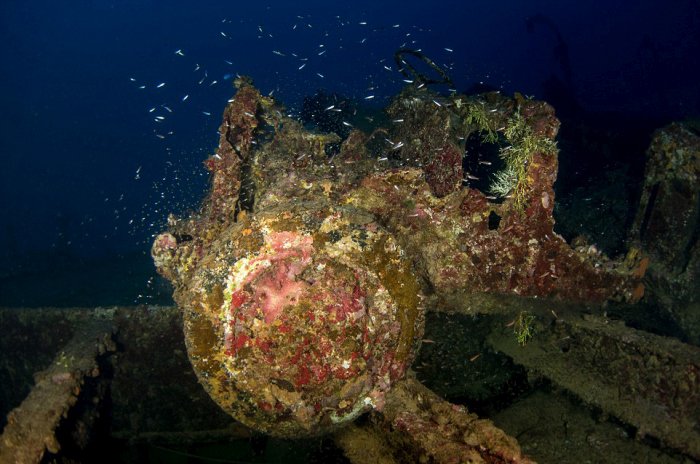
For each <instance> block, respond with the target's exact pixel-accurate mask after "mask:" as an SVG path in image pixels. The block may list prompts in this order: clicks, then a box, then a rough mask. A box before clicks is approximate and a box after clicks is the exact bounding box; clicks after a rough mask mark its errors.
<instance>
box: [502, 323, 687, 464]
mask: <svg viewBox="0 0 700 464" xmlns="http://www.w3.org/2000/svg"><path fill="white" fill-rule="evenodd" d="M557 316H558V317H556V318H554V319H553V320H552V321H551V323H543V322H542V321H543V320H544V319H542V318H539V319H538V320H536V322H535V321H533V324H534V325H533V327H532V330H533V333H534V335H533V337H532V338H531V339H529V340H528V341H527V343H526V344H525V345H524V346H523V345H522V344H519V343H518V340H517V337H516V336H515V335H514V334H513V328H512V327H505V326H502V327H501V329H500V330H498V331H496V332H494V333H492V335H491V336H490V337H489V340H488V341H489V343H490V345H491V346H492V347H493V348H495V349H496V350H497V351H501V352H503V353H505V354H507V355H508V356H510V357H511V358H512V359H513V360H514V361H515V362H516V363H519V364H521V365H523V366H525V367H526V368H527V369H528V370H529V371H531V372H532V373H535V374H539V375H542V376H544V377H546V378H548V379H550V380H551V381H552V382H554V383H555V384H556V385H559V386H561V387H563V388H565V389H567V390H569V391H570V392H573V393H574V394H575V395H576V396H578V397H579V398H581V399H582V400H584V401H585V402H587V403H589V404H591V405H595V406H597V407H599V408H601V409H602V410H603V411H605V412H606V413H609V414H611V415H613V416H615V417H618V418H619V419H621V420H622V421H624V422H625V423H627V424H631V425H633V426H635V427H636V428H637V434H638V436H639V437H644V436H647V435H649V436H652V437H656V438H658V439H660V440H661V441H662V442H663V443H665V444H666V445H667V446H670V447H673V448H675V449H677V450H680V451H682V452H683V453H686V454H688V455H690V456H693V457H694V458H696V459H699V458H700V423H699V422H698V418H700V348H698V347H696V346H692V345H687V344H684V343H681V342H680V341H678V340H676V339H672V338H666V337H661V336H658V335H654V334H650V333H647V332H642V331H639V330H635V329H631V328H629V327H626V326H625V325H624V324H623V323H622V322H619V321H612V320H610V319H608V318H606V317H604V316H592V315H588V316H582V315H580V314H579V315H578V317H572V318H568V317H562V315H560V314H558V315H557Z"/></svg>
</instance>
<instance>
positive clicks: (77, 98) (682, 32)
mask: <svg viewBox="0 0 700 464" xmlns="http://www.w3.org/2000/svg"><path fill="white" fill-rule="evenodd" d="M533 17H539V18H546V19H545V20H543V21H541V22H539V23H536V24H535V27H534V28H533V29H532V30H528V28H527V27H526V26H527V19H528V18H533ZM362 22H366V23H367V24H361V23H362ZM295 25H296V28H295V27H294V26H295ZM397 25H398V26H397ZM222 33H223V34H222ZM224 34H225V35H224ZM558 43H565V45H566V48H565V49H564V52H565V55H566V56H567V57H568V63H569V64H570V72H569V71H568V70H567V69H566V66H563V65H562V59H561V58H562V54H561V52H562V50H561V49H557V44H558ZM321 45H323V46H321ZM402 45H405V46H407V47H410V48H414V49H421V50H422V51H423V52H424V53H426V54H427V55H428V56H430V57H431V58H432V59H433V60H434V61H435V62H437V63H438V64H440V65H441V66H445V67H446V68H448V69H449V74H450V75H451V76H452V78H453V80H454V83H455V87H456V88H457V89H459V90H460V91H462V90H465V89H468V88H470V87H472V86H474V85H475V84H478V83H480V82H482V83H484V84H487V85H490V86H492V87H493V88H496V89H501V90H502V91H504V92H505V93H507V94H512V93H513V92H514V91H520V92H522V93H524V94H527V95H533V96H535V97H537V98H543V97H544V96H545V95H544V93H545V88H544V86H543V85H544V83H545V82H546V81H547V80H548V79H550V78H551V77H552V76H554V77H556V78H557V79H559V81H562V82H566V83H567V85H568V87H567V89H568V90H569V91H570V95H569V96H572V97H574V98H575V100H576V101H577V103H578V104H579V105H580V106H581V108H582V109H584V110H585V111H588V112H612V113H618V114H621V115H625V116H626V117H640V118H652V119H654V120H655V121H658V122H659V124H661V123H664V122H668V121H671V120H675V119H683V118H687V117H696V118H697V117H698V115H700V86H699V85H698V82H700V81H699V79H698V71H699V70H700V69H699V65H698V62H699V61H700V59H698V57H700V2H698V1H692V0H677V1H672V2H662V1H650V0H645V1H638V2H630V1H625V0H606V1H598V0H596V1H588V2H581V1H565V0H550V1H545V0H539V1H520V0H504V1H485V0H482V1H460V2H458V1H447V2H425V1H423V2H395V1H391V2H369V1H362V2H343V3H341V2H333V1H328V2H320V1H303V2H287V1H284V2H282V1H276V2H270V1H268V2H246V3H244V2H233V1H228V2H213V1H209V2H206V1H205V2H186V1H169V2H168V1H133V0H127V1H119V2H106V1H71V2H66V1H46V0H37V1H32V2H24V1H4V2H2V4H1V5H0V108H1V109H2V110H1V111H0V213H1V214H0V278H4V279H6V278H17V276H20V275H26V276H27V278H26V280H30V281H31V279H34V280H33V281H31V282H32V286H33V287H32V288H34V290H35V291H37V292H41V291H42V282H41V279H42V278H41V275H42V272H43V273H46V272H52V271H53V272H60V271H61V267H62V266H67V264H66V263H69V262H71V261H80V262H81V263H84V265H85V266H89V262H92V261H90V260H99V259H104V260H111V259H116V257H122V258H123V257H124V256H141V257H144V259H147V252H148V249H149V246H150V242H151V240H152V237H153V234H155V233H157V232H158V231H160V230H162V229H163V228H164V223H165V219H166V217H167V214H168V213H169V212H175V213H178V214H182V213H185V212H186V211H188V210H189V209H193V208H195V207H196V206H197V204H198V203H199V202H200V201H201V198H202V196H203V193H204V191H205V189H206V185H207V174H206V171H205V170H204V168H203V166H202V161H203V160H204V159H205V158H206V156H207V155H209V154H211V153H212V152H213V150H214V149H215V147H216V143H217V141H218V137H217V134H216V130H217V127H218V125H219V122H220V114H221V111H222V110H223V108H224V105H225V104H226V100H227V99H228V98H230V97H231V95H232V93H233V89H232V86H231V76H234V75H235V74H237V73H239V74H245V75H249V76H251V77H252V78H253V79H254V81H255V83H256V85H257V86H258V87H259V88H260V89H261V91H262V92H263V93H265V94H267V93H269V92H273V95H274V96H275V97H276V98H278V99H279V100H280V101H282V102H283V103H285V104H286V105H287V107H288V109H289V112H290V113H292V114H295V113H298V111H299V109H300V104H301V101H302V99H303V97H304V96H306V95H311V94H313V93H314V92H315V91H316V90H318V89H325V90H327V91H331V92H339V93H342V94H345V95H347V96H349V97H353V98H357V99H358V100H362V99H363V98H364V97H366V96H368V95H375V98H374V99H373V100H371V101H369V103H371V104H373V105H376V106H382V105H384V104H386V103H387V102H388V99H389V98H390V97H391V96H392V95H394V94H395V93H396V92H397V91H399V90H400V88H401V86H402V85H403V82H402V79H403V76H401V75H400V74H399V73H398V72H396V70H395V69H396V66H395V65H394V63H393V53H394V51H395V50H396V49H397V48H399V47H400V46H402ZM447 49H450V50H452V51H449V50H447ZM177 50H182V53H183V54H184V56H180V55H178V54H176V53H175V52H176V51H177ZM273 51H278V52H280V53H282V54H284V55H285V56H280V55H278V54H276V53H274V52H273ZM323 51H325V53H323V54H320V55H319V53H321V52H323ZM292 53H296V54H297V56H298V57H296V58H295V57H294V56H292ZM301 58H308V61H302V60H301ZM226 61H230V62H231V63H232V64H228V63H227V62H226ZM304 63H306V65H305V66H304V67H303V68H302V69H299V67H300V66H301V65H302V64H304ZM197 65H199V68H200V69H199V70H197V71H195V69H196V67H197ZM385 65H386V66H388V67H390V68H392V69H393V71H387V70H386V69H385V68H384V66H385ZM205 70H206V72H207V78H206V79H205V80H204V82H203V83H202V84H198V82H199V81H200V80H201V79H202V78H203V77H204V71H205ZM317 73H320V74H321V75H322V76H323V77H321V76H320V75H319V74H317ZM132 79H133V80H132ZM213 80H217V81H218V82H217V83H216V84H213V85H212V82H213ZM160 83H165V85H164V86H162V87H160V88H157V85H158V84H160ZM140 86H145V88H144V89H140V88H139V87H140ZM185 95H188V98H187V99H186V100H185V101H183V97H184V96H185ZM554 103H556V102H554ZM165 106H167V107H168V108H170V110H172V112H170V111H168V110H167V109H166V108H165ZM151 108H155V110H154V111H153V112H149V110H150V109H151ZM205 112H206V113H210V114H211V115H210V116H208V115H206V114H205ZM157 116H159V117H162V118H164V119H162V120H160V122H158V121H156V120H155V118H156V117H157ZM158 135H161V136H163V138H160V137H158ZM640 156H643V153H640ZM85 263H88V264H85ZM126 267H127V268H128V266H126ZM107 275H109V273H107ZM132 277H133V278H134V279H142V280H143V281H142V282H139V283H138V284H137V285H134V286H132V287H130V288H129V289H128V290H126V293H128V294H126V295H124V298H125V299H126V300H128V301H133V302H143V301H147V299H148V292H149V289H148V288H147V287H148V285H151V284H152V282H153V281H152V279H150V278H148V279H146V278H145V277H144V276H142V275H141V274H139V275H138V276H135V277H134V276H132ZM109 278H112V279H119V278H126V277H125V276H120V275H116V274H114V275H111V276H110V277H109ZM13 285H14V284H13ZM5 296H6V295H0V305H2V304H17V301H19V302H20V303H21V302H22V301H23V300H21V299H20V300H18V299H17V298H15V297H13V298H5ZM88 302H89V301H88ZM99 303H100V302H99V301H95V302H94V303H93V304H99Z"/></svg>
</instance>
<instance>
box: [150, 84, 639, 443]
mask: <svg viewBox="0 0 700 464" xmlns="http://www.w3.org/2000/svg"><path fill="white" fill-rule="evenodd" d="M237 85H238V94H237V95H236V97H234V98H233V99H232V100H231V102H230V104H229V105H228V107H227V109H226V111H225V113H224V122H223V124H222V126H221V129H220V130H221V139H220V145H219V148H218V150H217V153H216V154H214V155H213V156H212V157H210V158H209V159H208V160H207V163H206V164H207V166H208V167H209V169H210V170H212V172H213V180H212V188H211V190H210V193H209V196H208V197H207V199H206V200H205V202H204V204H203V206H202V210H201V212H199V213H197V214H194V215H192V216H190V217H188V218H182V219H178V218H174V217H171V218H170V221H169V223H170V230H169V231H168V232H165V233H163V234H161V235H160V236H158V237H157V238H156V240H155V242H154V245H153V249H152V254H153V257H154V261H155V262H156V265H157V267H158V270H159V272H161V274H162V275H164V276H166V277H167V278H169V279H170V280H171V281H172V283H173V285H174V287H175V299H176V302H177V303H178V306H179V307H180V308H181V309H182V311H183V315H184V325H185V338H186V343H187V348H188V352H189V356H190V360H191V361H192V364H193V366H194V368H195V371H196V373H197V375H198V377H199V380H200V382H201V383H202V384H203V385H204V386H205V388H206V389H207V391H208V393H209V394H210V396H211V397H212V398H213V399H214V400H215V401H216V402H217V403H218V404H219V405H220V406H221V407H222V408H223V409H224V410H225V411H227V412H229V413H230V414H232V415H233V416H234V417H235V418H236V419H238V420H240V421H241V422H243V423H244V424H246V425H249V426H250V427H252V428H255V429H258V430H262V431H264V432H267V433H270V434H273V435H279V436H303V435H316V434H321V433H325V432H328V431H331V430H334V429H336V428H338V427H339V426H340V425H342V424H344V423H347V422H350V421H351V420H353V419H354V418H356V417H357V416H359V415H360V414H361V413H363V412H365V411H369V410H375V411H377V412H381V411H383V410H384V407H385V404H386V400H387V397H388V395H390V393H391V391H392V388H393V386H394V385H396V383H397V382H399V381H400V380H401V379H402V378H403V376H404V374H405V373H406V371H407V369H408V367H409V366H410V364H411V362H412V360H413V358H414V355H415V352H416V349H417V347H418V344H419V340H420V338H421V335H422V331H423V319H424V317H423V312H424V310H425V308H424V304H425V301H426V298H430V301H431V302H433V303H435V302H437V303H439V304H441V305H443V306H451V307H453V308H454V309H455V310H461V311H463V310H464V308H463V307H460V304H459V303H457V302H459V301H461V300H469V298H471V301H473V299H474V297H475V296H476V297H477V298H478V295H499V294H511V295H519V296H534V297H540V296H547V297H553V298H559V299H564V300H573V301H584V302H597V303H599V302H603V301H605V300H608V299H617V300H621V301H635V300H636V299H638V298H640V297H641V295H642V293H643V287H642V286H641V284H640V283H639V277H640V274H641V273H640V272H638V269H636V267H637V264H638V263H637V260H636V259H631V260H629V262H627V263H616V262H613V261H611V260H608V259H607V258H605V257H604V256H601V255H599V254H596V253H594V254H591V253H580V252H577V251H575V250H573V249H571V248H570V247H569V246H568V245H567V244H566V243H565V242H564V240H563V239H562V238H560V237H559V236H557V235H556V234H555V233H554V232H553V230H552V228H553V224H554V221H553V219H552V215H551V213H552V208H553V202H554V192H553V189H552V185H553V183H554V180H555V178H556V169H557V152H556V145H555V144H554V141H553V139H554V137H555V136H556V131H557V128H558V121H557V120H556V118H555V117H554V114H553V110H552V109H551V107H549V106H548V105H546V104H545V103H542V102H535V101H532V100H528V99H525V98H523V97H520V96H517V97H516V98H515V99H509V98H505V97H503V96H501V95H499V94H496V93H493V94H488V95H485V96H482V97H478V98H477V97H466V96H459V95H452V96H450V97H441V96H438V95H436V94H433V93H431V92H429V91H426V90H422V91H419V89H407V90H406V91H405V92H403V93H402V94H401V95H399V96H398V97H397V98H396V99H395V100H394V102H393V103H392V105H391V106H390V107H389V109H388V113H389V116H390V118H391V119H390V122H388V123H387V127H383V126H379V127H376V128H375V129H374V131H373V132H372V133H370V134H365V133H362V132H360V131H357V130H354V131H352V132H350V134H349V135H348V137H347V138H346V139H345V140H344V141H342V144H341V145H340V148H339V150H335V149H331V147H332V146H336V147H337V145H338V143H340V139H339V137H338V136H337V135H335V134H318V133H313V132H311V131H308V130H306V129H304V128H303V127H302V126H301V125H300V124H299V123H298V122H296V121H294V120H291V119H289V118H288V117H286V116H284V115H283V112H282V111H280V108H277V107H276V106H275V104H274V103H273V102H272V101H270V100H269V99H268V98H265V97H262V96H260V94H259V93H258V92H257V91H256V90H254V88H253V87H252V85H251V84H250V82H248V81H246V80H245V79H240V80H239V81H238V82H237ZM239 95H240V96H241V97H242V100H241V101H240V102H239V100H238V99H239ZM241 113H242V116H241ZM474 137H480V138H483V139H484V140H487V141H488V142H489V143H493V144H496V145H498V146H499V147H500V148H499V153H498V156H499V158H500V160H501V164H500V165H499V166H504V167H505V169H510V170H511V171H512V172H513V173H514V183H513V185H512V187H511V188H510V191H509V192H507V194H505V195H502V196H500V197H499V196H489V195H487V194H486V193H485V192H483V191H482V190H480V189H478V188H476V187H472V186H470V183H469V181H471V180H474V179H473V178H474V177H475V176H473V175H472V174H471V173H469V172H466V171H465V170H464V156H463V152H464V150H465V143H466V142H465V141H466V140H469V139H473V138H474ZM501 144H502V145H501ZM499 169H501V168H499ZM498 172H499V170H495V171H494V172H492V173H490V174H493V175H495V174H498ZM229 177H231V179H228V178H229ZM463 184H467V185H463ZM236 188H237V189H238V190H237V191H236ZM504 193H506V192H504ZM633 271H637V272H636V273H635V272H633ZM484 301H487V300H486V299H484ZM497 306H498V304H495V305H494V304H491V305H490V306H489V305H483V306H482V307H480V308H479V311H481V312H486V313H488V312H489V311H490V308H493V309H496V308H497ZM407 427H408V426H407ZM409 428H410V427H409ZM409 428H406V430H409ZM431 446H433V445H431ZM434 446H437V445H434ZM485 446H489V445H488V444H486V445H485ZM512 452H513V456H517V455H519V451H517V449H516V448H513V450H512ZM465 456H467V454H465Z"/></svg>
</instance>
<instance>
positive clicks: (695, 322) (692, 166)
mask: <svg viewBox="0 0 700 464" xmlns="http://www.w3.org/2000/svg"><path fill="white" fill-rule="evenodd" d="M631 236H632V239H633V240H634V241H636V242H637V244H638V246H639V247H640V248H641V249H642V250H643V251H644V252H645V253H647V254H648V257H647V258H645V259H646V261H645V266H648V268H649V272H648V275H647V279H646V283H647V285H648V286H650V288H651V289H652V295H653V300H654V301H655V302H656V303H657V304H658V305H659V306H660V307H661V308H663V310H665V311H667V312H668V313H670V315H671V317H673V319H674V320H675V321H676V322H677V323H678V324H679V325H680V326H681V327H682V328H683V329H684V331H685V332H686V334H687V336H688V339H689V340H690V341H691V342H692V343H695V344H696V345H698V344H700V296H699V295H700V136H698V134H697V132H696V131H693V130H692V129H691V128H690V127H688V126H686V125H684V124H680V123H673V124H670V125H669V126H667V127H664V128H663V129H659V130H658V131H656V133H655V134H654V138H653V140H652V142H651V146H650V147H649V150H648V152H647V165H646V172H645V179H644V187H643V190H642V197H641V199H640V204H639V209H638V210H637V216H636V218H635V222H634V225H633V227H632V233H631Z"/></svg>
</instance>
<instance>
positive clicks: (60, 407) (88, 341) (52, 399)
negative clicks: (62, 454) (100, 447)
mask: <svg viewBox="0 0 700 464" xmlns="http://www.w3.org/2000/svg"><path fill="white" fill-rule="evenodd" d="M112 330H113V326H112V324H111V321H109V320H105V319H103V320H100V319H95V320H92V321H90V322H89V323H86V324H85V325H83V326H82V327H80V328H79V329H78V330H76V332H75V334H74V336H73V338H72V339H71V340H70V342H69V343H68V344H67V345H66V346H65V347H64V348H63V349H62V350H61V351H60V353H59V354H58V355H57V357H56V358H55V359H54V361H53V362H52V363H51V365H50V366H49V367H48V368H46V369H45V370H43V371H41V372H38V373H37V374H36V376H35V381H36V384H35V385H34V387H33V388H32V390H31V392H30V393H29V395H28V396H27V397H26V398H25V400H24V401H23V402H22V404H21V405H20V406H18V407H17V408H15V409H14V410H13V411H12V412H10V414H9V415H8V418H7V425H6V426H5V428H4V429H3V433H2V435H1V436H0V462H8V463H9V462H13V463H18V464H25V463H38V462H41V460H42V458H44V457H45V456H47V455H48V454H50V453H53V454H55V453H58V452H59V451H60V450H61V443H60V441H59V438H58V437H57V430H58V428H59V425H60V423H61V421H62V419H63V418H65V417H66V416H68V413H69V411H70V410H71V408H72V407H73V406H74V405H75V403H76V402H77V401H78V397H79V396H80V394H81V391H82V388H83V384H84V383H85V381H86V378H88V377H93V378H94V377H97V376H99V375H100V370H99V365H98V363H97V359H96V357H97V356H99V355H102V354H104V353H105V352H107V351H114V350H115V346H114V343H113V342H112V338H111V337H112ZM101 394H102V395H103V394H104V391H103V390H102V391H101ZM102 399H103V398H102V397H100V396H99V392H98V396H95V398H94V403H95V404H98V403H99V401H101V400H102ZM84 420H88V419H84ZM88 430H89V425H86V424H83V426H82V427H81V428H78V429H76V431H74V432H73V434H72V442H73V445H74V446H75V445H76V444H77V445H81V444H83V445H86V444H87V442H88V441H89V437H88V436H87V435H86V433H87V431H88Z"/></svg>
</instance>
